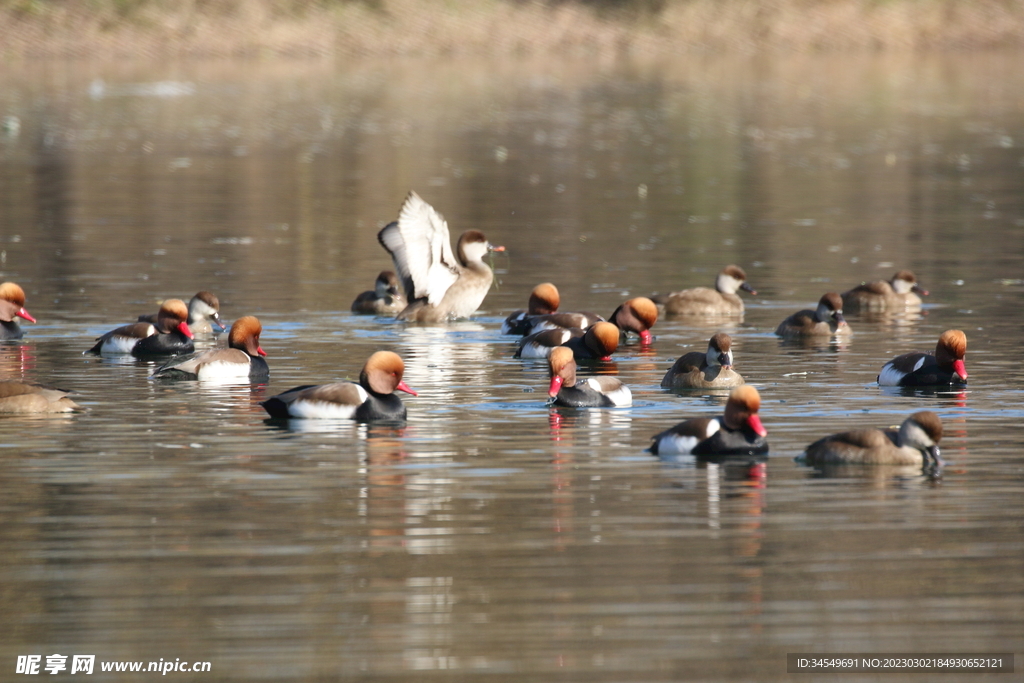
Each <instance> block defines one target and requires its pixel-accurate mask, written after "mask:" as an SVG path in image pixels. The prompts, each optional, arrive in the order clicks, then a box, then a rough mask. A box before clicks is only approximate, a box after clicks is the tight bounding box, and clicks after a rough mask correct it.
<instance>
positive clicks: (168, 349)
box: [87, 299, 195, 356]
mask: <svg viewBox="0 0 1024 683" xmlns="http://www.w3.org/2000/svg"><path fill="white" fill-rule="evenodd" d="M194 338H195V335H193V334H192V330H191V329H189V326H188V308H186V307H185V302H184V301H182V300H181V299H168V300H167V301H165V302H163V303H162V304H161V305H160V312H159V313H157V322H156V323H155V324H154V323H146V322H140V323H133V324H131V325H125V326H123V327H119V328H117V329H116V330H111V331H110V332H107V333H106V334H104V335H103V336H101V337H99V338H98V339H97V340H96V344H95V345H94V346H93V347H92V348H91V349H89V350H88V351H87V353H99V354H104V355H108V354H122V353H130V354H132V355H133V356H175V355H179V354H185V353H192V352H193V351H195V345H194V344H193V343H192V340H193V339H194Z"/></svg>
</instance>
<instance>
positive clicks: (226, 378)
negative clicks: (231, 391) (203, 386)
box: [196, 361, 252, 382]
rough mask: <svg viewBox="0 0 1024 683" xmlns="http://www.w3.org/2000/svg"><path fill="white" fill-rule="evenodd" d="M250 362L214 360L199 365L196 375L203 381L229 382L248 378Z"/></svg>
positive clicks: (250, 367)
mask: <svg viewBox="0 0 1024 683" xmlns="http://www.w3.org/2000/svg"><path fill="white" fill-rule="evenodd" d="M251 369H252V365H251V364H250V363H230V362H224V361H215V362H213V363H203V364H202V365H200V366H199V368H198V370H199V371H198V372H197V373H196V376H197V377H198V378H199V379H200V381H203V382H230V381H237V380H247V379H249V371H250V370H251Z"/></svg>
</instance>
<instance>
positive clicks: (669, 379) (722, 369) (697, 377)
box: [661, 332, 744, 389]
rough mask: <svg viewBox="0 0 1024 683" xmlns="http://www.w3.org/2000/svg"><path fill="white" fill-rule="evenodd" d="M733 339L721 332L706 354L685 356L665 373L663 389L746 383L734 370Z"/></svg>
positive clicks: (701, 387) (709, 387)
mask: <svg viewBox="0 0 1024 683" xmlns="http://www.w3.org/2000/svg"><path fill="white" fill-rule="evenodd" d="M732 365H733V356H732V337H730V336H729V335H727V334H726V333H725V332H719V333H718V334H716V335H714V336H713V337H711V339H710V340H709V341H708V350H707V352H706V353H701V352H700V351H691V352H690V353H686V354H683V355H682V356H680V357H679V359H678V360H677V361H676V362H675V364H674V365H673V366H672V367H671V368H669V371H668V372H666V373H665V377H664V378H663V379H662V380H661V386H662V387H664V388H665V389H731V388H732V387H738V386H739V385H741V384H743V383H744V380H743V377H742V376H741V375H740V374H739V373H738V372H736V371H735V370H733V369H732Z"/></svg>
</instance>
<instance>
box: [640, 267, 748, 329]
mask: <svg viewBox="0 0 1024 683" xmlns="http://www.w3.org/2000/svg"><path fill="white" fill-rule="evenodd" d="M741 289H742V290H743V291H745V292H749V293H750V294H752V295H754V296H757V292H756V291H755V290H754V289H753V288H752V287H751V286H750V285H748V284H747V274H746V273H745V272H744V271H743V269H742V268H740V267H739V266H737V265H734V264H733V265H728V266H726V267H725V268H723V269H722V270H721V272H719V273H718V276H717V277H716V278H715V288H714V289H711V288H709V287H693V288H691V289H684V290H682V291H679V292H670V293H669V294H664V295H657V294H656V295H654V296H653V297H652V299H653V300H654V301H655V302H657V303H658V304H660V305H662V306H663V307H664V308H665V313H667V314H668V315H703V316H716V315H719V316H722V315H725V316H728V315H743V308H744V307H743V299H741V298H740V297H739V296H738V295H737V294H736V292H737V291H738V290H741Z"/></svg>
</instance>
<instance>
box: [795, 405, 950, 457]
mask: <svg viewBox="0 0 1024 683" xmlns="http://www.w3.org/2000/svg"><path fill="white" fill-rule="evenodd" d="M941 440H942V420H940V419H939V416H938V415H936V414H935V413H933V412H931V411H929V410H922V411H920V412H917V413H914V414H913V415H911V416H910V417H908V418H907V419H906V420H904V421H903V424H902V425H900V428H899V430H894V429H886V430H881V429H854V430H851V431H848V432H841V433H839V434H833V435H831V436H826V437H825V438H823V439H819V440H818V441H815V442H814V443H812V444H811V445H810V446H808V447H807V449H806V451H805V454H804V459H805V460H806V462H808V463H810V464H812V465H818V464H826V463H854V464H862V465H928V464H931V463H934V464H936V465H938V464H939V441H941Z"/></svg>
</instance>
